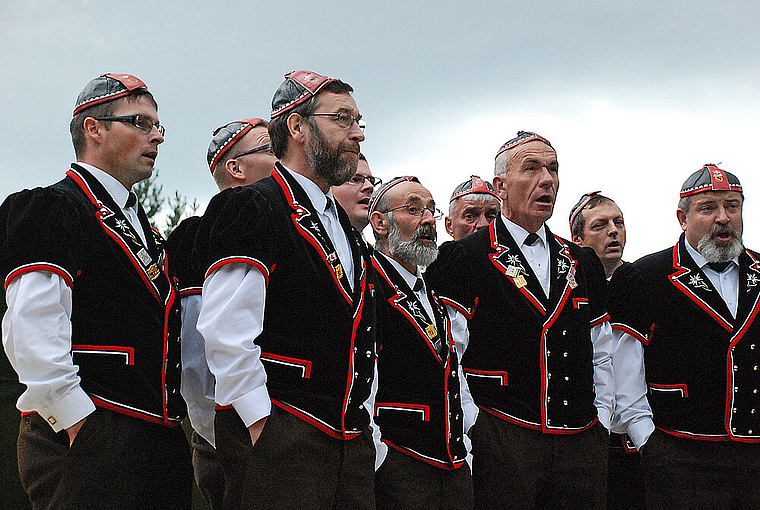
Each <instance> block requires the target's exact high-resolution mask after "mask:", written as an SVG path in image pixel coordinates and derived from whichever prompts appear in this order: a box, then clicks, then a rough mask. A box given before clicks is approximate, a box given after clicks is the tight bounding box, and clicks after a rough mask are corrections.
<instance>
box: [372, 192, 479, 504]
mask: <svg viewBox="0 0 760 510" xmlns="http://www.w3.org/2000/svg"><path fill="white" fill-rule="evenodd" d="M369 212H370V215H369V220H370V223H371V224H372V229H373V231H374V234H375V239H376V245H375V248H376V249H375V252H374V254H373V255H372V263H373V265H374V268H375V270H376V272H375V274H376V278H375V290H376V298H377V350H378V357H377V373H378V375H377V391H376V393H375V401H374V411H375V422H376V423H377V425H378V426H379V430H380V435H379V436H380V437H378V435H377V434H376V435H375V439H376V447H377V450H378V459H377V464H379V465H380V467H379V469H378V471H377V473H376V475H375V493H376V496H377V497H376V502H377V507H378V509H382V508H387V509H400V508H409V509H417V508H452V509H453V508H462V509H469V508H472V507H473V505H474V500H473V492H472V476H471V475H470V468H469V466H468V465H467V463H466V457H467V452H468V446H467V445H466V444H465V437H466V436H465V432H467V431H468V430H469V428H470V426H472V424H473V423H474V422H475V418H476V416H477V407H476V406H475V404H474V403H473V402H472V398H471V397H470V396H469V390H468V389H467V383H466V381H465V380H464V377H463V374H462V371H461V367H460V366H459V357H458V355H457V350H456V341H455V336H456V335H461V334H462V333H463V332H466V319H464V317H463V316H462V315H461V314H459V313H458V312H456V311H451V310H450V309H448V310H447V308H446V307H444V306H443V305H442V304H441V303H440V302H439V301H438V298H437V297H436V296H435V294H434V293H433V292H431V291H430V289H429V288H428V287H427V285H425V282H424V280H423V279H422V274H421V272H420V267H419V266H427V265H429V264H431V263H432V262H433V261H434V260H435V258H436V256H437V255H438V247H437V245H436V229H435V220H436V219H440V218H441V216H442V213H441V211H440V210H438V209H437V208H436V207H435V201H434V200H433V196H432V195H431V194H430V192H429V191H428V190H427V189H425V188H424V187H423V186H422V185H421V184H420V182H419V181H418V180H417V178H416V177H397V178H395V179H393V180H392V181H390V182H389V183H388V184H386V185H385V186H382V187H381V188H379V189H378V190H377V191H376V192H375V193H374V194H373V196H372V199H371V201H370V204H369ZM457 326H458V327H457ZM388 446H390V448H388Z"/></svg>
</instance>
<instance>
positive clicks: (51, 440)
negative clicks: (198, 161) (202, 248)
mask: <svg viewBox="0 0 760 510" xmlns="http://www.w3.org/2000/svg"><path fill="white" fill-rule="evenodd" d="M157 109H158V107H157V105H156V101H155V99H154V98H153V96H152V95H151V93H150V92H148V88H147V86H146V85H145V84H144V83H143V82H142V81H140V80H139V79H138V78H136V77H134V76H132V75H129V74H104V75H102V76H99V77H98V78H95V79H94V80H92V81H90V82H89V83H88V84H87V86H86V87H85V88H84V90H82V92H81V93H80V94H79V97H78V98H77V102H76V106H75V108H74V116H73V119H72V121H71V137H72V141H73V143H74V150H75V152H76V157H77V163H74V164H72V165H71V170H69V171H68V172H67V173H66V178H64V179H63V180H62V181H60V182H58V183H56V184H54V185H52V186H49V187H47V188H36V189H33V190H25V191H21V192H19V193H16V194H14V195H11V196H10V197H9V198H8V199H7V200H6V201H5V203H4V204H3V205H2V208H0V239H1V241H0V246H1V247H2V248H1V249H2V254H1V255H0V265H1V266H2V274H3V276H4V278H5V288H6V296H7V301H8V312H7V313H6V315H5V318H4V320H3V344H4V346H5V349H6V353H7V354H8V358H9V359H10V361H11V363H12V364H13V366H14V368H15V370H16V371H17V372H18V374H19V379H20V381H21V382H22V383H24V384H25V385H26V387H27V389H26V391H25V392H24V393H23V395H22V396H21V397H20V398H19V400H18V403H17V406H18V408H19V409H20V410H21V412H22V422H21V427H20V431H19V440H18V456H19V472H20V475H21V480H22V483H23V485H24V488H25V489H26V491H27V493H28V494H29V498H30V500H31V502H32V506H33V507H34V508H156V507H160V508H187V507H188V506H189V505H190V495H191V488H192V467H191V465H190V452H189V448H188V445H187V440H186V439H185V436H184V433H183V431H182V428H181V427H178V426H177V425H179V423H180V421H181V420H182V418H183V417H184V416H185V405H184V402H183V401H182V398H181V396H180V393H179V385H180V343H179V325H180V324H179V323H180V317H179V315H180V310H179V297H178V295H177V291H176V289H175V287H174V283H173V279H172V277H170V275H169V273H168V272H167V267H169V266H170V264H171V262H170V261H168V260H167V257H166V253H165V251H164V248H163V239H162V238H161V236H160V235H159V234H158V232H156V231H155V230H152V229H151V228H150V224H149V223H148V218H147V217H146V215H145V212H144V211H143V209H142V207H141V206H140V204H139V203H137V201H136V197H135V194H134V193H133V192H132V191H130V190H131V188H132V186H133V185H134V184H136V183H138V182H140V181H142V180H143V179H147V178H148V177H150V175H151V174H152V172H153V165H154V162H155V160H156V157H157V156H158V146H159V145H160V144H161V143H163V141H164V128H163V126H161V124H159V121H158V113H157Z"/></svg>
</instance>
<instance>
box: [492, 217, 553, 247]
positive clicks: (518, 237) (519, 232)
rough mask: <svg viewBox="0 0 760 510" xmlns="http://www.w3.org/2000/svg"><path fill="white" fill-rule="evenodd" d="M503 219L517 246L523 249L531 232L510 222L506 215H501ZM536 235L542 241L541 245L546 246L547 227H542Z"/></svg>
mask: <svg viewBox="0 0 760 510" xmlns="http://www.w3.org/2000/svg"><path fill="white" fill-rule="evenodd" d="M501 219H502V220H503V221H504V225H505V226H506V227H507V230H508V231H509V233H510V235H511V236H512V239H514V240H515V242H516V243H517V246H519V247H522V245H523V243H524V242H525V238H526V237H528V234H529V233H530V232H528V231H527V230H525V229H524V228H522V227H521V226H520V225H518V224H517V223H515V222H513V221H510V220H508V219H507V217H506V216H504V214H502V215H501ZM536 234H538V239H539V240H540V241H541V244H543V245H544V246H546V225H545V224H544V225H541V228H539V229H538V230H537V231H536Z"/></svg>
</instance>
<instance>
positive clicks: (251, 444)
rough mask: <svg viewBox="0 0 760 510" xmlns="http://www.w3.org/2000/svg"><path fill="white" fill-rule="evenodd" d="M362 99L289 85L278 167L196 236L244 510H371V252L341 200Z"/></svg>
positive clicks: (233, 488)
mask: <svg viewBox="0 0 760 510" xmlns="http://www.w3.org/2000/svg"><path fill="white" fill-rule="evenodd" d="M352 91H353V89H352V88H351V87H350V86H349V85H348V84H346V83H344V82H342V81H340V80H336V79H333V78H327V77H325V76H321V75H319V74H317V73H313V72H310V71H294V72H292V73H288V74H287V75H286V76H285V81H284V82H283V83H282V84H281V85H280V87H279V88H278V89H277V91H276V92H275V95H274V98H273V100H272V115H271V121H270V123H269V136H270V138H271V143H272V148H273V150H274V153H275V155H276V156H277V157H278V158H279V160H280V161H279V162H278V163H277V164H276V165H275V168H274V170H273V172H272V175H271V176H270V177H267V178H265V179H262V180H260V181H258V182H256V183H254V184H252V185H250V186H243V187H238V188H234V189H229V190H225V191H222V192H221V193H219V194H218V195H217V196H216V197H214V198H213V199H212V200H211V203H210V204H209V206H208V209H207V211H206V213H205V214H204V216H203V218H202V220H201V224H200V227H199V231H198V235H197V238H196V242H197V245H196V252H197V254H198V257H199V259H200V260H199V262H200V264H201V266H202V267H203V268H204V269H205V274H206V277H205V281H204V283H203V305H202V308H201V313H200V316H199V318H198V331H200V332H201V334H203V337H204V338H205V340H206V354H207V358H208V364H209V368H210V369H211V371H212V373H213V374H214V376H215V377H216V402H217V404H218V407H217V412H216V419H215V423H214V425H215V433H216V447H217V452H218V453H219V455H220V457H221V459H222V462H223V464H224V466H225V476H226V477H227V478H228V479H227V482H228V483H227V488H228V490H229V492H230V497H231V498H233V499H232V500H233V501H235V502H236V503H239V506H240V507H241V508H249V507H254V506H257V505H261V504H262V502H264V504H271V505H277V506H280V507H283V508H296V507H304V508H336V507H338V508H374V480H373V476H374V469H373V468H374V447H373V444H372V437H371V432H370V430H369V427H368V425H369V414H368V412H367V409H365V407H364V402H365V400H366V399H367V397H368V396H369V393H370V389H371V385H372V377H373V370H374V368H373V367H374V359H375V350H374V340H375V338H374V335H375V327H374V326H375V311H374V300H373V298H372V296H371V287H370V285H369V282H368V281H367V271H368V268H369V254H368V251H367V247H366V245H365V244H364V243H363V241H362V240H361V239H360V237H359V236H358V234H357V233H356V231H355V230H354V229H353V228H352V226H351V224H350V222H349V219H348V216H347V215H346V213H345V212H344V211H343V209H342V208H341V207H340V206H339V205H338V204H336V203H335V200H334V198H333V196H332V192H331V191H330V188H331V187H332V186H339V185H341V184H343V183H344V182H346V181H347V180H348V179H350V178H351V177H352V176H353V175H354V174H355V173H356V168H357V163H358V161H359V144H360V142H362V141H363V140H364V134H363V132H362V127H363V121H361V115H360V114H359V109H358V107H357V106H356V102H355V101H354V99H353V97H352V96H351V92H352ZM227 496H228V495H227V494H225V504H226V500H227Z"/></svg>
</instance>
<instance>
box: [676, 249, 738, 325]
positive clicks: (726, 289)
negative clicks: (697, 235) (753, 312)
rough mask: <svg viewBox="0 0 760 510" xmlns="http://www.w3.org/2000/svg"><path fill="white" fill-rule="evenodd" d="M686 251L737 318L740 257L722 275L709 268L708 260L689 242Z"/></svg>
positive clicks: (729, 264)
mask: <svg viewBox="0 0 760 510" xmlns="http://www.w3.org/2000/svg"><path fill="white" fill-rule="evenodd" d="M684 244H685V245H686V251H687V252H689V255H691V258H693V259H694V262H696V263H697V265H698V266H699V268H700V269H701V270H702V272H703V273H705V275H706V276H707V277H708V278H709V279H710V282H711V283H712V284H713V287H715V290H717V291H718V294H720V297H721V298H723V302H725V303H726V306H727V307H728V309H729V311H730V312H731V316H732V317H733V318H734V319H735V318H736V308H737V307H738V305H739V257H736V258H734V259H733V260H731V261H730V262H729V263H728V267H727V268H726V269H725V271H723V272H722V273H718V272H717V271H716V270H715V269H713V268H711V267H710V266H708V265H707V264H708V262H707V259H706V258H704V257H703V256H702V254H701V253H699V252H698V251H697V250H695V249H694V248H692V247H691V245H690V244H689V241H686V240H684Z"/></svg>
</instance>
